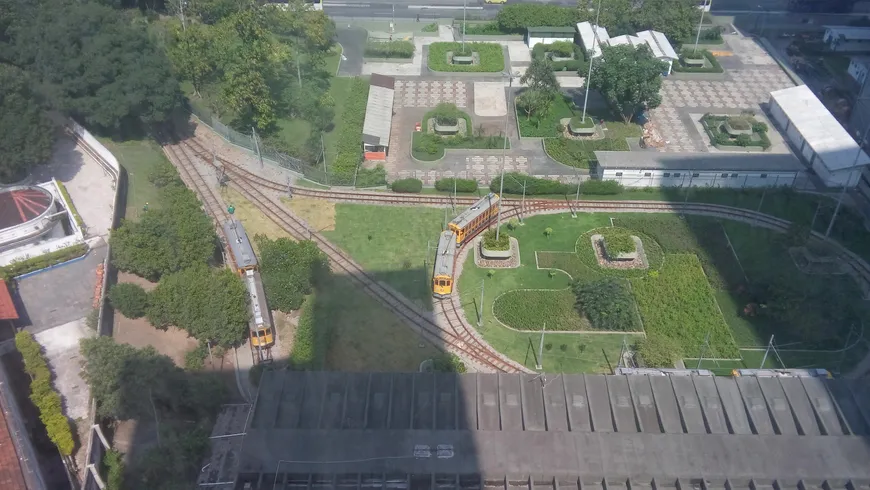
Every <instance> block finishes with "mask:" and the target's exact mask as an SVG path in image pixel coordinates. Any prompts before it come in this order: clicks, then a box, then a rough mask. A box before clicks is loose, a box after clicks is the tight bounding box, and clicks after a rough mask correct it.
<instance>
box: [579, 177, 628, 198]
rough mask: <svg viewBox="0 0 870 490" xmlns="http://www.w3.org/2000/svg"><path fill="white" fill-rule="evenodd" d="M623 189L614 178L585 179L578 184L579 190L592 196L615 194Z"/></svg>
mask: <svg viewBox="0 0 870 490" xmlns="http://www.w3.org/2000/svg"><path fill="white" fill-rule="evenodd" d="M624 190H625V188H624V187H622V184H620V183H619V182H617V181H615V180H587V181H585V182H583V183H582V184H581V185H580V192H582V193H583V194H589V195H594V196H615V195H617V194H621V193H622V191H624Z"/></svg>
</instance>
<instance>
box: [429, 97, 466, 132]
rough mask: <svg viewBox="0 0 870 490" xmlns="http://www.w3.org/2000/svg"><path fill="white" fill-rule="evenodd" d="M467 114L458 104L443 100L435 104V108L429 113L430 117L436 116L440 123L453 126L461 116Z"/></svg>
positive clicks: (436, 120)
mask: <svg viewBox="0 0 870 490" xmlns="http://www.w3.org/2000/svg"><path fill="white" fill-rule="evenodd" d="M463 116H465V113H464V112H462V111H460V110H459V108H458V107H456V104H451V103H449V102H442V103H440V104H438V105H437V106H435V109H434V110H433V111H432V112H430V113H429V114H428V117H431V118H434V119H435V122H437V123H438V124H443V125H445V126H452V125H455V124H457V123H458V122H459V118H460V117H463Z"/></svg>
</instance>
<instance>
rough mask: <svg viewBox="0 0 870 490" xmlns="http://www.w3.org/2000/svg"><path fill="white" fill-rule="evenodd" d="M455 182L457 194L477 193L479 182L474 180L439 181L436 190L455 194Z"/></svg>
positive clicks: (447, 179)
mask: <svg viewBox="0 0 870 490" xmlns="http://www.w3.org/2000/svg"><path fill="white" fill-rule="evenodd" d="M454 182H456V192H477V181H476V180H474V179H455V178H446V179H439V180H436V181H435V189H437V190H439V191H443V192H453V183H454Z"/></svg>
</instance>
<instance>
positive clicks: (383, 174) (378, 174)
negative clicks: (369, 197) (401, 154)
mask: <svg viewBox="0 0 870 490" xmlns="http://www.w3.org/2000/svg"><path fill="white" fill-rule="evenodd" d="M386 183H387V170H386V169H385V168H384V166H383V165H381V164H378V165H377V166H376V167H375V168H360V169H359V170H357V172H356V187H379V186H382V185H386Z"/></svg>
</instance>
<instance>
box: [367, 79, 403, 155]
mask: <svg viewBox="0 0 870 490" xmlns="http://www.w3.org/2000/svg"><path fill="white" fill-rule="evenodd" d="M381 78H388V77H383V76H382V77H381ZM394 94H395V91H394V90H393V89H392V88H387V87H382V86H378V85H371V86H370V87H369V100H368V102H367V103H366V118H365V122H364V123H363V136H364V137H366V136H368V137H372V138H376V139H377V143H369V142H370V141H373V140H371V139H365V141H366V143H369V144H376V145H379V146H390V125H391V124H392V122H393V95H394Z"/></svg>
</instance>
